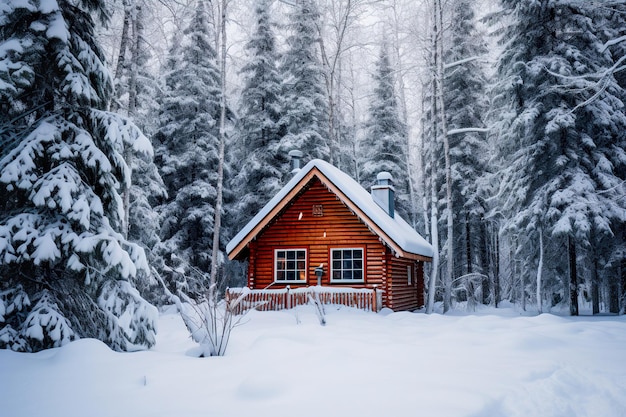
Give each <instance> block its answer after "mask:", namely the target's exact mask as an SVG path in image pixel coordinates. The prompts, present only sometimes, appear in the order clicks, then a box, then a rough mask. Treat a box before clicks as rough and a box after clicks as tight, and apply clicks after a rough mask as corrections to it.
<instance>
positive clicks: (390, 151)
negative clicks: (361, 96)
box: [359, 44, 412, 219]
mask: <svg viewBox="0 0 626 417" xmlns="http://www.w3.org/2000/svg"><path fill="white" fill-rule="evenodd" d="M407 140H408V132H407V128H406V125H405V124H404V123H403V122H402V120H401V119H400V114H399V110H398V102H397V99H396V95H395V91H394V79H393V68H392V67H391V63H390V61H389V54H388V51H387V46H386V44H383V46H382V48H381V51H380V55H379V57H378V60H377V61H376V72H375V73H374V93H373V95H372V99H371V101H370V105H369V109H368V119H367V122H366V125H365V136H364V138H363V140H362V141H361V143H360V144H359V154H360V161H361V162H360V168H361V170H360V174H359V179H360V181H361V184H362V185H363V186H364V187H365V188H366V189H369V187H371V186H372V185H374V184H376V175H377V174H378V173H380V172H382V171H386V172H389V173H390V174H391V175H392V176H393V179H394V187H395V190H396V203H395V205H396V211H397V212H398V213H399V214H400V215H401V216H402V217H403V218H405V219H409V218H411V215H412V213H410V209H411V203H410V201H409V182H408V172H407V166H406V162H407V160H408V158H407V155H406V152H407V149H408V146H407Z"/></svg>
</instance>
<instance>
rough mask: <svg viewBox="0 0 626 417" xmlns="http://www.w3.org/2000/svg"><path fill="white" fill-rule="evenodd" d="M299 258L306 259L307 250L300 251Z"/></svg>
mask: <svg viewBox="0 0 626 417" xmlns="http://www.w3.org/2000/svg"><path fill="white" fill-rule="evenodd" d="M298 259H306V252H305V251H303V250H299V251H298Z"/></svg>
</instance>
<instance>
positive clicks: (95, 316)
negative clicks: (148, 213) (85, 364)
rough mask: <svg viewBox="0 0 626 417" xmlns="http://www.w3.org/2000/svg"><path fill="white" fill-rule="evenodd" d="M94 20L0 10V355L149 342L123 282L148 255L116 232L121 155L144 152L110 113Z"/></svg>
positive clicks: (36, 6)
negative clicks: (0, 310) (69, 345)
mask: <svg viewBox="0 0 626 417" xmlns="http://www.w3.org/2000/svg"><path fill="white" fill-rule="evenodd" d="M96 15H97V16H98V17H99V18H100V19H103V20H105V19H106V16H107V10H106V7H105V3H104V1H100V0H90V1H67V0H58V1H54V2H43V1H41V2H40V1H24V2H9V3H6V4H4V5H3V6H2V7H1V8H0V62H2V64H1V65H0V130H1V133H0V138H2V142H3V143H2V146H1V147H0V201H1V203H0V204H1V206H0V277H1V278H0V298H2V304H5V305H8V306H9V311H8V312H7V311H5V313H4V314H3V319H2V322H1V323H0V347H5V348H12V349H16V350H25V351H32V350H38V349H42V348H49V347H54V346H60V345H62V344H64V343H66V342H67V341H69V340H71V339H73V338H76V337H94V338H98V339H100V340H102V341H104V342H105V343H107V344H108V345H109V346H111V347H112V348H114V349H117V350H136V349H142V348H147V347H150V346H152V345H153V344H154V343H155V330H156V329H155V325H156V318H157V311H156V309H155V308H154V307H153V306H151V305H150V304H148V303H147V302H146V301H145V300H143V299H142V298H141V297H140V295H139V293H138V292H137V290H136V289H135V288H134V287H133V286H132V285H131V283H130V282H131V281H132V279H133V278H134V277H135V276H136V274H137V273H138V271H140V270H143V271H147V270H148V264H147V262H146V258H145V254H144V251H143V250H142V249H141V247H139V246H138V245H135V244H133V243H130V242H128V241H127V240H126V239H125V238H124V236H123V235H122V234H121V233H120V232H121V231H122V227H123V213H124V211H123V207H122V199H121V196H120V193H121V192H123V191H124V190H125V189H127V188H128V187H129V186H130V172H129V169H128V167H127V165H126V163H125V162H124V158H123V156H122V153H123V151H124V149H125V147H130V148H132V149H133V150H135V151H142V152H145V153H148V154H149V153H151V152H152V148H151V146H150V142H149V141H148V140H147V139H146V138H145V137H144V136H143V134H142V133H141V132H140V131H139V129H137V127H136V126H135V125H133V124H132V123H131V122H130V121H129V120H127V119H125V118H123V117H121V116H119V115H116V114H113V113H110V112H108V111H107V108H108V106H109V103H110V100H111V97H112V80H111V78H110V76H109V72H108V69H107V68H106V64H105V62H104V58H103V54H102V52H101V51H100V48H99V46H98V43H97V41H96V39H95V38H94V31H93V29H94V21H93V20H92V16H96ZM122 317H124V318H123V319H122Z"/></svg>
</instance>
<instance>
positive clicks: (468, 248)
mask: <svg viewBox="0 0 626 417" xmlns="http://www.w3.org/2000/svg"><path fill="white" fill-rule="evenodd" d="M471 236H472V233H471V227H470V215H469V213H468V212H467V211H466V212H465V257H466V258H467V259H466V262H467V273H468V274H471V273H472V272H474V271H473V269H474V268H473V265H472V264H473V262H472V239H471Z"/></svg>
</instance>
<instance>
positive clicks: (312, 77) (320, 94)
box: [280, 0, 330, 172]
mask: <svg viewBox="0 0 626 417" xmlns="http://www.w3.org/2000/svg"><path fill="white" fill-rule="evenodd" d="M289 19H290V20H289V21H290V24H289V29H290V33H289V36H288V37H287V51H286V52H285V54H284V56H283V58H282V66H281V74H282V75H281V76H282V83H283V92H282V96H283V99H284V108H283V113H282V115H283V116H282V118H281V121H280V123H281V124H282V125H284V126H285V129H286V134H285V135H284V136H283V138H282V139H281V142H280V152H282V153H283V154H285V155H286V154H288V153H289V151H291V150H294V149H297V150H300V151H301V152H302V153H303V154H304V161H305V162H306V161H308V160H310V159H315V158H317V159H323V160H325V161H328V160H329V157H330V147H329V144H328V100H327V97H326V93H325V90H324V77H323V68H322V64H321V62H320V57H319V50H318V43H319V36H320V35H319V29H318V28H319V24H320V14H319V11H318V9H317V5H316V3H315V1H313V0H302V1H301V2H298V4H297V5H294V7H293V9H292V11H291V13H290V14H289ZM288 171H289V170H288V167H287V162H286V163H285V166H284V168H283V172H288Z"/></svg>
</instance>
